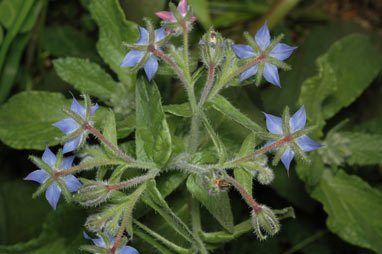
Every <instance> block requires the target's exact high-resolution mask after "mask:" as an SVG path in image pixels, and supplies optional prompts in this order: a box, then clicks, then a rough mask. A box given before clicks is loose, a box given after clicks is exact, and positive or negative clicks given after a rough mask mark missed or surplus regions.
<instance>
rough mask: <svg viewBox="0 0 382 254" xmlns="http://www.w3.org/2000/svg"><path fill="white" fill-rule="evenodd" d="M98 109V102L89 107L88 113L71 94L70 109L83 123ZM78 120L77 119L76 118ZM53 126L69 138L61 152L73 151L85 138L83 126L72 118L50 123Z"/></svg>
mask: <svg viewBox="0 0 382 254" xmlns="http://www.w3.org/2000/svg"><path fill="white" fill-rule="evenodd" d="M97 109H98V104H96V105H95V106H92V107H91V112H90V114H89V113H87V112H86V109H85V108H84V107H83V106H82V105H81V104H79V103H78V101H77V100H76V98H74V96H73V102H72V105H71V107H70V111H71V112H72V113H74V114H75V116H77V118H79V119H80V120H81V121H83V122H84V123H88V122H90V119H89V118H90V117H91V116H92V115H93V114H94V113H95V112H96V110H97ZM77 120H78V119H77ZM52 125H53V126H56V127H58V128H59V129H60V130H61V131H62V132H63V133H64V134H66V135H67V138H68V139H69V140H68V141H67V142H66V143H65V145H64V148H63V150H62V153H64V154H65V153H68V152H71V151H74V150H75V149H76V148H77V147H78V146H79V145H80V144H81V143H82V142H84V141H85V138H86V135H85V134H86V130H85V129H84V126H83V125H81V124H80V123H78V121H76V119H74V118H65V119H63V120H60V121H58V122H55V123H54V124H52Z"/></svg>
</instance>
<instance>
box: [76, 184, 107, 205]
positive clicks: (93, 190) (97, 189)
mask: <svg viewBox="0 0 382 254" xmlns="http://www.w3.org/2000/svg"><path fill="white" fill-rule="evenodd" d="M110 193H111V192H110V191H109V190H108V188H107V185H106V184H105V183H104V182H101V181H89V182H87V183H85V184H84V185H82V186H81V187H80V188H79V189H78V191H77V194H76V195H75V196H74V200H75V201H77V202H78V203H80V204H81V205H83V206H97V205H99V204H101V203H103V202H105V201H106V200H107V199H108V198H109V196H110Z"/></svg>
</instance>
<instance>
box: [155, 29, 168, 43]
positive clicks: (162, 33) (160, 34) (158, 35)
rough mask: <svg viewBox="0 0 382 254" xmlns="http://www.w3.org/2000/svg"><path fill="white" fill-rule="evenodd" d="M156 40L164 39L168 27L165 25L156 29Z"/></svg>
mask: <svg viewBox="0 0 382 254" xmlns="http://www.w3.org/2000/svg"><path fill="white" fill-rule="evenodd" d="M154 32H155V42H157V41H160V40H162V39H163V38H164V37H165V36H166V28H165V27H164V26H163V27H161V28H158V29H156V30H155V31H154Z"/></svg>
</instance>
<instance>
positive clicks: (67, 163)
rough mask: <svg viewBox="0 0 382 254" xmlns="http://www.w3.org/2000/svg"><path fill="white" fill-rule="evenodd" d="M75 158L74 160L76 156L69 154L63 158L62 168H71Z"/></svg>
mask: <svg viewBox="0 0 382 254" xmlns="http://www.w3.org/2000/svg"><path fill="white" fill-rule="evenodd" d="M73 160H74V156H68V157H65V158H64V159H63V160H62V165H61V169H67V168H71V167H72V164H73Z"/></svg>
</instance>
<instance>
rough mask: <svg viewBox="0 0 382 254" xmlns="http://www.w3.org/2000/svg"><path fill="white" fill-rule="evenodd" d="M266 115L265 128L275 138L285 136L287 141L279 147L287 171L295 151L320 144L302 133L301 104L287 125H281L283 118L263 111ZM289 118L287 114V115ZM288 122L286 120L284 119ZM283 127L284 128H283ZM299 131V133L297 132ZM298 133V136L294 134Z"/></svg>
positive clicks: (305, 150) (313, 148) (271, 142)
mask: <svg viewBox="0 0 382 254" xmlns="http://www.w3.org/2000/svg"><path fill="white" fill-rule="evenodd" d="M264 115H265V117H266V124H267V129H268V131H269V132H271V133H272V134H275V137H276V138H275V140H279V139H281V138H287V139H288V142H286V143H284V144H283V145H281V147H280V148H278V149H282V150H284V152H283V154H282V156H281V161H282V162H283V164H284V166H285V167H286V169H287V171H288V172H289V165H290V163H291V161H292V159H293V157H294V155H295V152H296V153H299V154H300V153H301V152H309V151H313V150H315V149H317V148H319V147H321V145H320V144H317V143H316V142H314V141H313V140H312V139H311V138H309V137H308V136H307V135H305V134H304V132H303V131H302V130H303V129H304V127H305V123H306V113H305V107H304V106H302V107H301V108H300V109H299V110H298V111H297V112H296V113H295V114H294V115H293V116H292V117H291V118H290V119H289V126H283V119H282V118H281V117H277V116H274V115H271V114H267V113H264ZM288 118H289V116H288ZM285 122H288V121H285ZM283 127H285V128H283ZM285 131H286V132H287V133H285ZM299 133H300V134H299ZM296 134H298V136H296ZM275 142H276V141H274V140H272V141H268V142H267V143H266V145H265V146H268V145H271V144H273V143H275Z"/></svg>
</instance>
